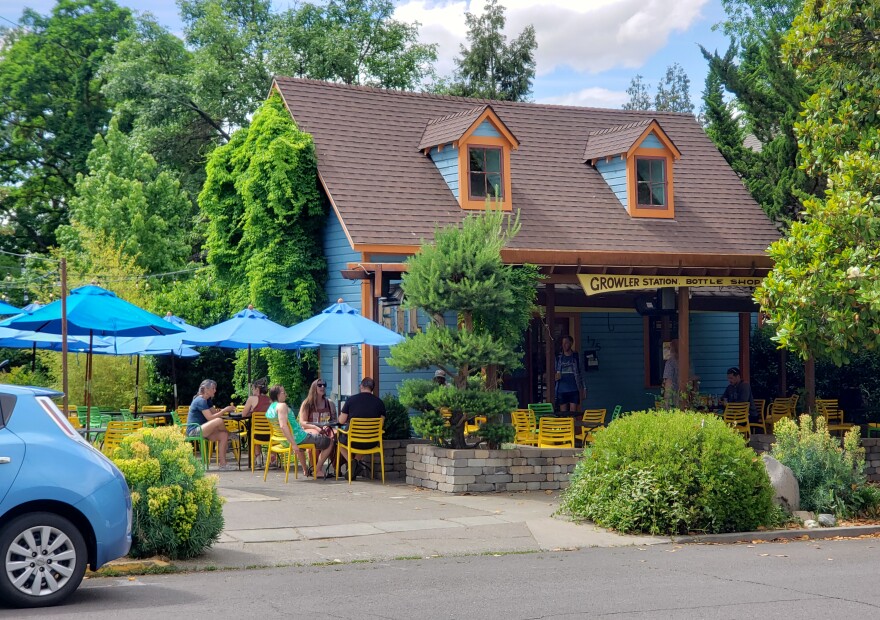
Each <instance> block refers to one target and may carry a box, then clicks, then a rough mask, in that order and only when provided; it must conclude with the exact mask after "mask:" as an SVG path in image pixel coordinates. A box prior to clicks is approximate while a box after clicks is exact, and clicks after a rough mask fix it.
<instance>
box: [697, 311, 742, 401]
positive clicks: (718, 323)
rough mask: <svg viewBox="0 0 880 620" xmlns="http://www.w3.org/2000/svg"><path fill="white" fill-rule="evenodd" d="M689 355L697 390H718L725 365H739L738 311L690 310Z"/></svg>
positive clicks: (724, 381) (721, 387)
mask: <svg viewBox="0 0 880 620" xmlns="http://www.w3.org/2000/svg"><path fill="white" fill-rule="evenodd" d="M690 336H691V358H692V362H693V365H694V372H696V373H697V376H699V377H700V391H701V392H703V393H704V394H722V393H723V392H724V389H725V388H726V387H727V369H728V368H730V367H731V366H739V315H738V314H737V313H736V312H697V313H693V314H691V334H690Z"/></svg>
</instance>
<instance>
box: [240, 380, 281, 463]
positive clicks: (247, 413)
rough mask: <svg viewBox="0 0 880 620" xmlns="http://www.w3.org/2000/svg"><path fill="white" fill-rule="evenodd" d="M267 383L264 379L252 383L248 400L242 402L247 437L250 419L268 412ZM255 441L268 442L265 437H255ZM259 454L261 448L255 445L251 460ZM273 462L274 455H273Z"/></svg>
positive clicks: (269, 402) (249, 431)
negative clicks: (255, 413) (254, 415)
mask: <svg viewBox="0 0 880 620" xmlns="http://www.w3.org/2000/svg"><path fill="white" fill-rule="evenodd" d="M268 393H269V381H268V379H266V378H265V377H263V378H262V379H257V380H256V381H254V382H253V383H251V392H250V396H248V399H247V400H246V401H244V408H243V409H242V410H241V417H242V419H244V418H247V422H246V427H247V434H248V437H250V435H251V421H250V417H251V416H252V415H253V414H254V412H257V413H266V412H267V411H268V410H269V405H270V404H271V402H272V401H270V400H269V396H267V394H268ZM254 438H255V439H259V440H260V441H268V440H269V438H268V437H266V436H265V435H259V434H258V435H255V437H254ZM260 453H261V447H260V445H259V444H255V445H254V447H253V454H252V455H251V458H252V459H256V457H257V455H258V454H260ZM273 461H274V455H273Z"/></svg>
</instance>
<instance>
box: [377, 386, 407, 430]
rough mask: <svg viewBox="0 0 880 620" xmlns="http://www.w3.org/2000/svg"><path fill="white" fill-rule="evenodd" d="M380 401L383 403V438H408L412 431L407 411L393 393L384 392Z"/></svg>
mask: <svg viewBox="0 0 880 620" xmlns="http://www.w3.org/2000/svg"><path fill="white" fill-rule="evenodd" d="M382 401H383V402H384V403H385V435H384V437H385V439H409V438H410V435H411V433H412V426H411V425H410V421H409V411H407V409H406V407H404V406H403V405H402V404H401V403H400V401H399V400H398V399H397V397H396V396H394V395H393V394H386V395H385V396H384V397H383V398H382Z"/></svg>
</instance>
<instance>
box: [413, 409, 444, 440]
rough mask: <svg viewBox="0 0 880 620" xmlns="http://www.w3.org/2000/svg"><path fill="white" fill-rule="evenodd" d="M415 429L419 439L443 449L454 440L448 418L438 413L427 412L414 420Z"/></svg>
mask: <svg viewBox="0 0 880 620" xmlns="http://www.w3.org/2000/svg"><path fill="white" fill-rule="evenodd" d="M412 425H413V429H415V431H416V434H417V435H418V436H419V437H423V438H425V439H427V440H429V441H430V442H431V443H433V444H434V445H435V446H439V447H441V448H442V447H443V446H445V445H446V444H447V442H448V441H449V440H450V439H451V438H452V428H451V427H450V426H449V424H448V423H447V422H446V418H444V417H443V416H442V415H440V414H439V413H437V412H436V411H426V412H425V413H423V414H421V415H418V416H415V417H414V418H413V419H412Z"/></svg>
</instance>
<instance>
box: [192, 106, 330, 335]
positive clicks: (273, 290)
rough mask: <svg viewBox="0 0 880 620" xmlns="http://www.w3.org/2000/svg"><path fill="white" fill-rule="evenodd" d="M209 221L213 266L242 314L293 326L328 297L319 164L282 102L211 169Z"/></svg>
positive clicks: (205, 194)
mask: <svg viewBox="0 0 880 620" xmlns="http://www.w3.org/2000/svg"><path fill="white" fill-rule="evenodd" d="M199 205H200V207H201V208H202V211H203V212H204V214H205V215H206V216H207V217H208V220H209V221H208V239H207V242H206V244H205V245H206V247H207V249H208V261H209V262H210V263H211V264H212V265H214V266H215V268H216V270H217V271H216V273H217V279H218V281H219V283H220V285H221V286H222V287H224V289H225V292H226V294H227V295H228V296H229V298H230V300H231V302H232V303H233V305H234V307H241V308H243V307H245V306H247V305H248V304H253V305H254V307H256V308H257V309H259V310H261V311H262V312H264V313H266V314H267V315H268V316H269V317H270V318H272V319H273V320H275V321H277V322H280V323H284V324H292V323H296V322H298V321H301V320H304V319H306V318H308V317H309V316H311V314H312V311H313V309H314V307H315V305H316V304H317V302H318V300H319V299H321V298H322V295H323V289H322V286H323V284H324V277H325V275H326V274H325V272H326V264H327V263H326V260H325V258H324V256H323V254H322V252H321V247H322V246H321V237H320V232H321V227H322V224H323V220H324V215H325V214H326V211H325V207H324V205H323V204H322V202H321V197H320V194H319V193H318V182H317V160H316V158H315V147H314V143H313V142H312V138H311V136H310V135H309V134H306V133H304V132H301V131H299V130H298V129H297V128H296V125H295V124H294V122H293V120H292V119H291V118H290V114H289V113H288V112H287V110H286V108H285V107H284V104H283V103H282V101H281V97H280V96H278V95H277V94H276V95H273V96H271V97H270V98H269V99H268V100H267V101H266V102H265V103H264V104H263V106H262V107H261V108H260V110H259V111H257V113H256V114H255V115H254V118H253V120H252V122H251V126H250V128H248V129H240V130H239V131H237V132H236V133H235V135H234V136H233V138H232V140H231V141H230V142H229V144H227V145H224V146H223V147H220V148H218V149H217V150H216V151H214V153H213V154H212V155H211V158H210V160H209V162H208V178H207V181H206V182H205V187H204V189H203V190H202V193H201V194H200V195H199Z"/></svg>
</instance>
